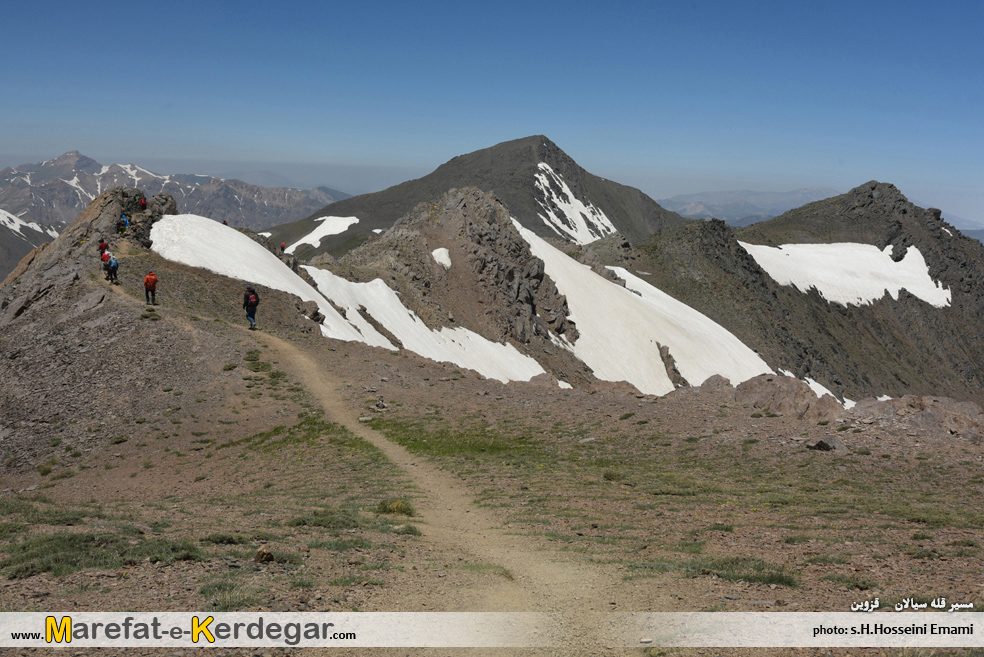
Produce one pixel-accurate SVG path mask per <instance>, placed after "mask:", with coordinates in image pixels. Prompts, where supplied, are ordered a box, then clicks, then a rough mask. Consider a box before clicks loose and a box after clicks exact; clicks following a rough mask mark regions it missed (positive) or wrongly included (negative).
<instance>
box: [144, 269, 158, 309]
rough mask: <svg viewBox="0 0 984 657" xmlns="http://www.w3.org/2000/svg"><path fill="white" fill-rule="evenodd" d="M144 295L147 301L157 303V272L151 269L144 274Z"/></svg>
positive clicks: (154, 304)
mask: <svg viewBox="0 0 984 657" xmlns="http://www.w3.org/2000/svg"><path fill="white" fill-rule="evenodd" d="M144 296H145V297H147V303H149V304H150V305H152V306H156V305H157V274H155V273H154V270H153V269H151V270H150V271H149V272H147V275H146V276H144Z"/></svg>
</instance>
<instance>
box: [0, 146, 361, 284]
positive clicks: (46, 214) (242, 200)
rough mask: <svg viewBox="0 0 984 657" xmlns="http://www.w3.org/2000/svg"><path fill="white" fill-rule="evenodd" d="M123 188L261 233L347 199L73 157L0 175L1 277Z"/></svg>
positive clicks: (327, 192) (324, 190) (323, 190)
mask: <svg viewBox="0 0 984 657" xmlns="http://www.w3.org/2000/svg"><path fill="white" fill-rule="evenodd" d="M119 186H123V187H139V188H140V189H142V190H143V191H144V193H145V194H146V195H147V196H148V197H149V196H152V195H154V194H157V193H160V192H164V193H167V194H170V195H171V196H173V197H174V199H175V200H176V201H177V204H178V211H179V212H188V213H195V214H199V215H202V216H206V217H209V218H211V219H214V220H215V221H227V222H228V223H229V225H231V226H242V227H246V228H257V229H258V228H261V227H264V226H269V225H271V224H276V223H284V222H289V221H293V220H295V219H298V218H300V217H305V216H307V215H309V214H311V213H312V212H314V211H315V210H317V209H318V208H321V207H323V206H324V205H326V204H329V203H333V202H334V201H337V200H340V199H342V198H347V197H348V195H347V194H345V193H344V192H339V191H338V190H334V189H331V188H328V187H316V188H314V189H311V190H306V191H302V190H298V189H291V188H286V187H260V186H257V185H250V184H247V183H245V182H242V181H240V180H235V179H224V178H216V177H212V176H205V175H194V174H170V175H161V174H156V173H153V172H151V171H148V170H147V169H144V168H142V167H140V166H137V165H135V164H111V165H108V166H104V165H102V164H100V163H99V162H96V161H95V160H93V159H92V158H89V157H86V156H85V155H82V154H81V153H79V152H78V151H70V152H68V153H65V154H64V155H61V156H60V157H57V158H55V159H53V160H46V161H44V162H40V163H36V164H23V165H20V166H18V167H17V168H12V167H8V168H6V169H4V170H2V171H0V210H3V211H4V212H5V213H6V214H7V215H9V217H13V219H11V218H9V217H8V218H7V219H5V220H0V277H2V276H4V275H6V273H7V272H8V271H10V270H11V269H12V268H13V265H14V264H16V263H17V261H18V260H20V258H21V257H23V256H24V255H25V254H26V253H27V252H28V251H30V250H31V248H33V247H35V246H37V245H38V244H40V243H41V242H43V241H45V240H46V239H50V236H51V235H52V234H54V235H57V233H58V232H60V231H61V230H62V229H63V228H64V227H65V226H67V225H68V224H69V223H71V222H72V221H73V220H74V219H75V218H76V217H77V216H78V215H79V213H81V212H82V210H83V209H85V207H86V206H87V205H88V204H89V203H90V202H91V201H92V200H93V199H95V198H96V197H97V196H99V195H100V194H101V193H103V192H105V191H106V190H108V189H112V188H113V187H119ZM15 224H16V227H15ZM35 227H36V228H35Z"/></svg>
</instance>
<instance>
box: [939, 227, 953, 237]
mask: <svg viewBox="0 0 984 657" xmlns="http://www.w3.org/2000/svg"><path fill="white" fill-rule="evenodd" d="M940 228H943V226H940ZM943 232H944V233H946V234H947V235H949V236H950V237H953V233H951V232H950V231H948V230H947V229H946V228H943Z"/></svg>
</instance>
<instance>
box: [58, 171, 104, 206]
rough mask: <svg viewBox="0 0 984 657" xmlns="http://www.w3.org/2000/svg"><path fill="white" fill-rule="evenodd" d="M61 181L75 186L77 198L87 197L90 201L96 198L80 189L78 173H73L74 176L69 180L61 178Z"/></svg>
mask: <svg viewBox="0 0 984 657" xmlns="http://www.w3.org/2000/svg"><path fill="white" fill-rule="evenodd" d="M61 181H62V182H65V183H68V184H69V185H71V186H72V187H74V188H75V191H77V192H78V194H79V200H82V198H83V197H85V198H87V199H89V200H90V201H91V200H93V199H94V198H96V197H95V196H93V195H92V194H90V193H89V192H87V191H85V190H84V189H82V185H80V184H79V174H75V177H74V178H72V179H71V180H65V179H64V178H62V179H61Z"/></svg>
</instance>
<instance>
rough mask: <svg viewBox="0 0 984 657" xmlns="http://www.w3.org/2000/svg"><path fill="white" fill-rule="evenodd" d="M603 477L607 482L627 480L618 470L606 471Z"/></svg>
mask: <svg viewBox="0 0 984 657" xmlns="http://www.w3.org/2000/svg"><path fill="white" fill-rule="evenodd" d="M601 476H602V477H604V479H605V481H621V480H622V479H624V478H625V475H623V474H622V473H621V472H619V471H618V470H605V471H604V472H603V473H602V474H601Z"/></svg>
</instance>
